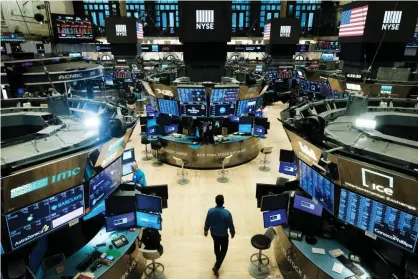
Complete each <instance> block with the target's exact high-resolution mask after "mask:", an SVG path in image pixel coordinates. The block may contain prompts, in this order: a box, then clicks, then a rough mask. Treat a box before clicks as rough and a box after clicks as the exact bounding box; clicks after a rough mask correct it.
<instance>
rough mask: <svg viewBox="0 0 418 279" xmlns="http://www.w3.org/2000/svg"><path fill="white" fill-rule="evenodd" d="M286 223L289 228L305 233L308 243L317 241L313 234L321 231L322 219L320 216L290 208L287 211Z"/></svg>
mask: <svg viewBox="0 0 418 279" xmlns="http://www.w3.org/2000/svg"><path fill="white" fill-rule="evenodd" d="M288 224H289V227H290V229H291V230H299V231H301V232H303V233H304V234H305V241H306V243H308V244H310V245H314V244H316V243H317V239H316V238H315V235H318V234H320V233H321V231H322V227H323V224H324V220H323V218H322V217H320V216H317V215H313V214H311V213H307V212H305V211H301V210H298V209H292V210H290V211H289V220H288Z"/></svg>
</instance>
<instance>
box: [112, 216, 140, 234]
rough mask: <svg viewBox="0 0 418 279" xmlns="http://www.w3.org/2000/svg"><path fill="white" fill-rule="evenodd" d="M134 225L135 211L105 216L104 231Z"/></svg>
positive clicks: (128, 227) (127, 227)
mask: <svg viewBox="0 0 418 279" xmlns="http://www.w3.org/2000/svg"><path fill="white" fill-rule="evenodd" d="M135 226H136V220H135V213H134V212H130V213H126V214H121V215H116V216H110V217H106V231H107V232H111V231H116V230H121V229H130V228H133V227H135Z"/></svg>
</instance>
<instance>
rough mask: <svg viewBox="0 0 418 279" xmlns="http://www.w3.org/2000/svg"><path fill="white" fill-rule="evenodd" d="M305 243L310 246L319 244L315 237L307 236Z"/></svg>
mask: <svg viewBox="0 0 418 279" xmlns="http://www.w3.org/2000/svg"><path fill="white" fill-rule="evenodd" d="M305 241H306V243H308V244H309V245H315V244H316V243H317V242H318V240H317V239H316V238H315V237H314V236H313V235H307V236H305Z"/></svg>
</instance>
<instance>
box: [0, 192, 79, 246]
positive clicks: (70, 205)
mask: <svg viewBox="0 0 418 279" xmlns="http://www.w3.org/2000/svg"><path fill="white" fill-rule="evenodd" d="M84 209H85V208H84V187H83V185H80V186H77V187H74V188H72V189H70V190H67V191H65V192H62V193H60V194H58V195H55V196H52V197H50V198H48V199H45V200H42V201H40V202H37V203H34V204H32V205H30V206H28V207H24V208H22V209H20V210H17V211H15V212H12V213H10V214H8V215H6V223H7V228H8V230H9V236H10V243H11V246H12V249H13V250H14V249H16V248H19V247H21V246H23V245H25V244H27V243H29V242H31V241H33V240H35V239H37V238H39V237H41V236H43V235H45V234H47V233H50V232H51V231H53V230H55V229H57V228H59V227H61V226H63V225H65V224H67V223H68V222H70V221H72V220H74V219H76V218H78V217H80V216H83V215H84Z"/></svg>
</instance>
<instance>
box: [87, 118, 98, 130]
mask: <svg viewBox="0 0 418 279" xmlns="http://www.w3.org/2000/svg"><path fill="white" fill-rule="evenodd" d="M99 125H100V119H99V118H97V117H94V116H93V117H89V118H86V119H84V126H86V127H87V128H98V127H99Z"/></svg>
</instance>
